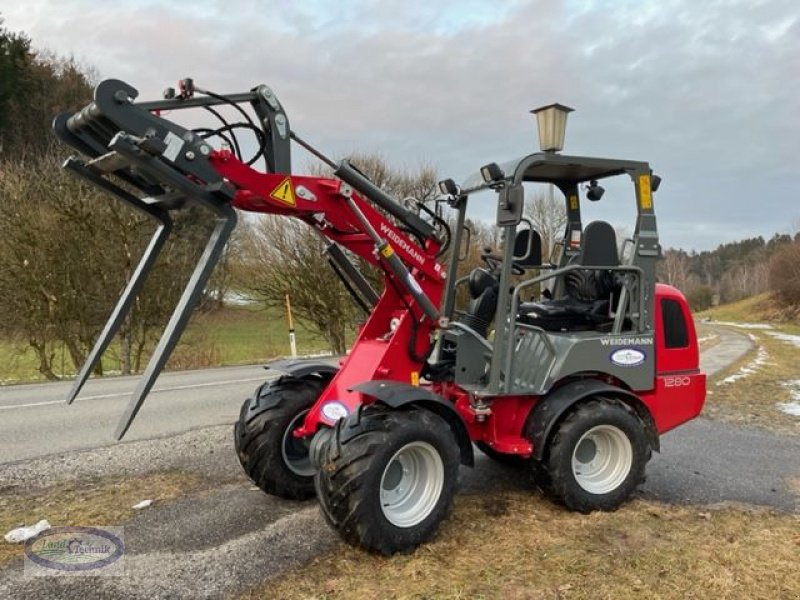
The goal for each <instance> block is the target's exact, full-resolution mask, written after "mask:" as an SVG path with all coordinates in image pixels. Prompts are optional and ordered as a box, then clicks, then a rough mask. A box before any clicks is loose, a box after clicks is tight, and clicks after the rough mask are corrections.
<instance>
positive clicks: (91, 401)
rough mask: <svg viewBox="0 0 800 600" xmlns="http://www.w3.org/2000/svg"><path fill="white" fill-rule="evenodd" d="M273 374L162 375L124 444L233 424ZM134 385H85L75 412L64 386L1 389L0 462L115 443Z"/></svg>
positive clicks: (123, 380)
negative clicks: (115, 431)
mask: <svg viewBox="0 0 800 600" xmlns="http://www.w3.org/2000/svg"><path fill="white" fill-rule="evenodd" d="M274 376H275V373H274V372H268V371H266V370H265V369H264V368H263V367H261V366H258V365H253V366H245V367H223V368H218V369H204V370H198V371H178V372H169V373H162V374H161V376H160V377H159V378H158V381H157V382H156V385H155V387H154V390H153V391H152V392H151V393H150V395H149V396H148V398H147V399H146V400H145V403H144V405H143V406H142V409H141V410H140V411H139V414H138V416H137V417H136V419H135V420H134V422H133V425H132V426H131V429H130V430H129V431H128V433H127V435H126V436H125V440H128V441H133V440H141V439H149V438H154V437H161V436H165V435H172V434H176V433H181V432H183V431H186V430H188V429H194V428H198V427H206V426H209V425H219V424H221V423H230V422H231V421H233V419H235V418H236V416H237V415H238V414H239V408H240V407H241V405H242V402H244V400H245V399H246V398H247V397H248V396H249V395H250V394H252V393H253V390H255V388H256V386H257V385H259V384H260V383H262V382H263V381H265V380H266V379H269V378H271V377H274ZM138 379H139V378H138V376H131V377H107V378H103V379H93V380H89V381H88V382H87V383H86V385H85V386H84V389H83V390H82V391H81V394H80V395H79V396H78V398H77V399H76V400H75V402H74V403H73V404H72V406H67V405H66V404H65V403H64V399H65V398H66V396H67V392H68V391H69V389H70V387H71V386H72V382H69V381H64V382H56V383H36V384H26V385H14V386H6V387H0V463H4V462H10V461H15V460H25V459H30V458H35V457H37V456H44V455H47V454H55V453H61V452H68V451H75V450H82V449H86V448H96V447H98V446H103V445H109V444H113V443H115V440H114V438H113V433H114V429H115V428H116V424H117V421H118V420H119V418H120V417H121V416H122V413H123V410H124V409H125V406H126V405H127V404H128V400H129V399H130V396H131V393H132V392H133V390H134V388H135V387H136V383H137V381H138Z"/></svg>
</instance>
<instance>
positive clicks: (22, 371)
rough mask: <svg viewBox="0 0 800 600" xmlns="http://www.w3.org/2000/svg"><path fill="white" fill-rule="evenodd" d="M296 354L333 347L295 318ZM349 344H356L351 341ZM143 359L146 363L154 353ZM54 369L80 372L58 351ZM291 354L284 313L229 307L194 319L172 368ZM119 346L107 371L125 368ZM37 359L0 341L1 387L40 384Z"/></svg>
mask: <svg viewBox="0 0 800 600" xmlns="http://www.w3.org/2000/svg"><path fill="white" fill-rule="evenodd" d="M295 329H296V336H297V351H298V353H300V354H301V355H302V354H312V353H316V352H323V351H327V350H330V346H329V345H328V342H327V341H326V340H325V339H324V338H323V337H322V336H321V335H320V334H319V333H318V332H316V331H315V330H314V329H313V327H311V325H309V324H308V323H307V322H306V321H303V320H302V319H295ZM348 339H350V340H352V337H349V338H348ZM154 347H155V340H153V342H152V344H151V347H150V348H149V349H147V350H146V352H145V356H144V357H143V358H142V364H141V366H142V368H144V366H145V365H146V364H147V358H148V356H149V352H151V351H152V348H154ZM54 352H55V360H54V363H53V370H54V372H55V373H56V375H58V376H65V377H73V376H74V375H75V368H74V365H72V361H71V360H70V358H69V353H67V351H66V348H65V347H62V345H57V346H56V347H55V348H54ZM288 354H289V331H288V326H287V325H286V320H285V317H284V315H283V312H282V311H281V310H280V309H273V308H270V309H265V308H262V307H258V306H236V307H225V308H223V309H220V310H219V311H216V312H213V313H195V314H194V315H192V318H191V320H190V321H189V325H188V327H187V329H186V332H185V333H184V335H183V336H182V338H181V341H180V342H179V343H178V346H177V347H176V348H175V351H174V352H173V355H172V357H171V358H170V361H169V363H168V365H167V368H168V369H173V370H176V369H177V370H180V369H198V368H204V367H216V366H228V365H243V364H253V363H258V362H264V361H266V360H269V359H272V358H276V357H279V356H287V355H288ZM120 364H121V363H120V358H119V345H118V344H117V342H116V341H114V342H113V343H112V344H111V345H110V346H109V348H108V350H106V352H105V354H104V355H103V367H104V369H105V371H106V372H118V371H119V369H120ZM38 366H39V365H38V362H37V360H36V356H35V354H34V352H33V350H31V348H30V347H29V346H27V345H26V342H25V341H24V340H19V341H16V342H14V341H11V340H0V383H16V382H22V381H41V380H43V379H44V377H42V375H41V374H40V373H39V371H38Z"/></svg>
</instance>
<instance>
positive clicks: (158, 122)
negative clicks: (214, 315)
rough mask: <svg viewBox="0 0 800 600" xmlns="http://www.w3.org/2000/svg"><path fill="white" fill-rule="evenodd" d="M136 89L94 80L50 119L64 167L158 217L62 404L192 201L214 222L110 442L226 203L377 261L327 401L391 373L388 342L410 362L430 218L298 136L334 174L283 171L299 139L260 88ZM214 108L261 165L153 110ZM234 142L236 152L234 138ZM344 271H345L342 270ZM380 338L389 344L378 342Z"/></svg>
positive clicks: (163, 350)
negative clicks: (243, 134)
mask: <svg viewBox="0 0 800 600" xmlns="http://www.w3.org/2000/svg"><path fill="white" fill-rule="evenodd" d="M137 96H138V92H137V90H136V89H134V88H133V87H131V86H130V85H128V84H126V83H124V82H122V81H119V80H114V79H110V80H106V81H103V82H102V83H100V84H99V85H98V86H97V88H96V90H95V95H94V101H93V102H92V103H90V104H89V105H87V106H86V107H84V108H83V109H81V110H80V111H77V112H75V113H62V114H60V115H58V116H57V117H56V119H55V121H54V125H53V126H54V129H55V132H56V134H57V135H58V136H59V138H61V140H62V141H64V142H65V143H67V144H68V145H70V146H72V147H73V148H75V149H76V150H78V151H79V152H80V153H81V154H83V155H85V156H86V158H78V157H71V158H70V159H68V160H67V162H66V163H65V167H67V168H68V169H70V170H71V171H72V172H73V173H75V174H76V175H79V176H81V177H83V178H85V179H86V180H87V181H89V182H91V183H93V184H94V185H96V186H98V187H99V188H101V189H103V190H104V191H106V192H108V193H109V194H111V195H112V196H114V197H116V198H118V199H120V200H121V201H123V202H124V203H125V204H127V205H129V206H131V207H133V208H134V209H136V210H138V211H140V212H142V213H143V214H146V215H147V216H149V217H150V218H152V219H154V221H156V222H157V223H158V227H157V229H156V231H155V233H154V235H153V237H152V239H151V241H150V244H149V246H148V247H147V249H146V251H145V252H144V254H143V255H142V257H141V259H140V262H139V264H138V266H137V268H136V269H135V271H134V274H133V276H132V277H131V279H130V281H129V282H128V285H127V286H126V288H125V290H124V291H123V293H122V296H121V297H120V299H119V301H118V303H117V305H116V307H115V308H114V310H113V312H112V314H111V316H110V318H109V320H108V322H107V323H106V326H105V327H104V329H103V331H102V333H101V334H100V337H99V338H98V340H97V342H96V343H95V346H94V348H93V349H92V351H91V352H90V354H89V357H88V359H87V361H86V364H84V366H83V367H82V369H81V371H80V373H79V375H78V377H77V378H76V380H75V383H74V385H73V387H72V390H71V391H70V393H69V396H68V398H67V402H68V403H71V402H72V401H73V400H74V399H75V398H76V397H77V395H78V394H79V392H80V390H81V388H82V387H83V385H84V383H85V382H86V380H87V378H88V377H89V374H90V373H91V372H92V371H93V369H94V367H95V366H96V364H97V362H98V361H99V360H100V359H101V357H102V354H103V352H104V350H105V349H106V348H107V347H108V345H109V343H110V342H111V340H112V339H113V337H114V336H115V335H116V333H117V331H118V329H119V327H120V325H121V324H122V322H123V320H124V318H125V315H126V314H127V312H128V310H129V309H130V306H131V304H132V302H133V300H134V299H135V297H136V294H138V292H139V290H140V289H141V286H142V284H143V282H144V280H145V279H146V277H147V275H148V273H149V271H150V270H151V269H152V267H153V265H154V263H155V261H156V259H157V258H158V255H159V253H160V251H161V250H162V248H163V246H164V244H165V242H166V239H167V238H168V236H169V234H170V231H171V224H172V219H171V217H170V213H171V212H173V211H176V210H180V209H182V208H184V207H186V206H189V205H191V204H199V205H201V206H203V207H205V208H206V209H207V211H208V212H209V213H210V214H211V215H212V217H211V218H212V219H213V222H214V228H213V231H212V233H211V235H210V237H209V239H208V241H207V243H206V246H205V249H204V250H203V252H202V254H201V256H200V258H199V260H198V263H197V265H196V267H195V270H194V272H193V273H192V275H191V277H190V278H189V281H188V283H187V285H186V288H185V289H184V292H183V294H182V296H181V298H180V300H179V302H178V304H177V306H176V307H175V310H174V312H173V314H172V316H171V318H170V320H169V322H168V324H167V325H166V328H165V330H164V333H163V335H162V337H161V339H160V341H159V343H158V345H157V347H156V349H155V351H154V353H153V355H152V357H151V359H150V361H149V363H148V365H147V367H146V369H145V371H144V374H143V376H142V378H141V380H140V382H139V384H138V387H137V389H136V391H135V392H134V394H133V397H132V398H131V400H130V403H129V405H128V407H127V409H126V411H125V414H124V415H123V418H122V420H121V421H120V423H119V426H118V428H117V430H116V434H115V435H116V437H117V439H121V438H122V436H124V435H125V433H126V431H127V430H128V428H129V427H130V425H131V423H132V421H133V419H134V418H135V416H136V414H137V412H138V411H139V409H140V407H141V405H142V403H143V402H144V400H145V398H146V397H147V395H148V393H149V392H150V390H151V389H152V387H153V384H154V383H155V380H156V378H157V377H158V375H159V373H160V372H161V370H162V369H163V368H164V365H165V364H166V362H167V360H168V358H169V356H170V354H171V353H172V351H173V349H174V348H175V346H176V344H177V342H178V340H179V339H180V336H181V334H182V333H183V331H184V329H185V327H186V324H187V322H188V320H189V317H190V315H191V313H192V310H193V309H194V307H195V306H196V305H197V303H198V301H199V299H200V297H201V295H202V293H203V290H204V289H205V286H206V284H207V283H208V279H209V277H210V275H211V272H212V271H213V268H214V266H215V265H216V263H217V262H218V261H219V259H220V256H221V255H222V252H223V250H224V247H225V244H226V243H227V241H228V239H229V237H230V234H231V232H232V231H233V229H234V227H235V226H236V211H235V210H234V209H239V210H242V211H250V212H258V213H267V214H274V215H283V216H288V217H294V218H297V219H300V220H302V221H304V222H305V223H306V224H308V225H309V226H310V227H312V228H314V229H316V230H317V231H318V232H319V233H320V234H321V235H323V236H325V237H327V238H328V239H330V240H331V241H332V243H334V244H335V245H336V246H340V247H342V248H346V249H347V250H349V251H350V252H352V253H353V254H355V255H356V256H359V257H361V258H363V259H364V260H366V261H367V262H369V263H371V264H372V265H374V266H376V267H378V268H379V269H381V270H382V272H383V274H384V280H385V289H384V292H383V294H382V295H380V297H379V299H378V301H377V304H376V305H375V306H374V307H373V309H372V312H371V315H370V318H369V320H368V321H367V323H366V324H365V325H364V326H363V327H362V329H361V331H360V333H359V337H358V339H357V340H356V345H358V344H359V343H360V344H362V345H363V347H364V349H363V350H362V352H361V353H359V352H357V351H356V349H355V347H354V351H353V352H352V353H351V356H350V357H349V358H348V359H347V360H348V361H350V360H353V359H354V355H356V354H361V355H362V356H361V358H360V359H357V360H360V361H361V363H360V364H361V365H362V366H363V368H361V366H360V367H359V368H357V369H350V374H349V375H343V376H342V381H341V382H339V383H338V384H337V382H336V378H334V382H332V384H331V386H329V391H330V393H331V394H332V395H335V396H336V397H337V401H340V402H344V403H345V404H347V405H348V406H350V405H352V406H355V405H357V403H358V400H357V399H356V398H354V397H353V396H355V395H357V393H356V392H352V391H351V390H350V389H349V386H352V385H354V384H355V383H359V382H360V381H358V380H357V378H358V377H363V379H362V380H369V379H373V378H389V379H390V378H392V375H391V374H392V366H391V365H392V363H395V364H396V363H397V361H398V357H397V352H398V348H403V351H404V352H405V354H406V355H407V356H405V357H403V360H404V361H406V360H407V361H409V363H410V366H408V368H410V369H411V370H412V371H413V370H414V369H416V370H419V368H420V366H421V363H422V361H423V360H424V356H425V354H426V353H427V351H428V350H429V346H430V335H431V333H432V331H433V329H434V328H435V327H436V326H437V325H438V317H439V311H438V305H439V300H440V298H441V294H442V290H443V285H444V278H445V272H444V269H442V267H441V265H440V264H439V263H438V262H437V255H438V253H439V251H440V249H441V241H440V240H439V239H438V238H437V236H436V234H435V230H434V227H433V226H432V225H431V224H430V223H428V222H427V221H425V220H424V219H422V218H420V217H419V216H418V215H417V214H416V213H414V212H413V211H410V210H408V209H407V208H406V207H405V206H403V205H401V204H400V203H398V202H397V201H395V200H394V199H393V198H391V197H390V196H389V195H388V194H386V193H385V192H384V191H383V190H381V189H380V188H379V187H378V186H376V185H375V184H373V183H372V182H371V181H370V180H369V179H368V178H366V177H365V176H364V175H363V174H362V173H360V172H359V171H358V169H357V168H355V167H354V166H353V165H351V164H350V163H349V162H347V161H346V160H345V161H342V162H341V163H339V164H338V165H334V164H333V163H332V162H331V161H329V160H327V159H325V158H324V155H321V153H318V152H317V151H316V150H315V149H314V148H313V147H310V145H309V144H307V143H306V142H302V145H303V147H305V148H307V149H310V150H311V151H312V152H314V153H316V154H317V155H318V156H322V157H323V159H325V160H326V161H327V162H329V164H331V165H332V166H334V167H335V169H334V175H335V177H310V176H303V175H297V174H293V173H292V172H291V152H290V143H291V140H292V139H296V140H299V138H297V137H296V136H295V134H294V133H293V132H292V131H291V130H290V128H289V121H288V118H287V116H286V113H285V111H284V110H283V107H282V105H281V104H280V102H279V101H278V99H277V97H276V96H275V94H274V93H273V92H272V90H271V89H270V88H268V87H267V86H259V87H256V88H254V89H253V90H251V91H250V92H246V93H242V94H233V95H228V96H221V95H218V94H213V93H211V92H205V91H203V90H199V89H198V88H196V87H195V86H194V84H193V82H192V81H191V80H183V81H182V82H181V93H180V95H177V96H175V95H174V94H172V96H173V97H168V98H165V99H164V100H161V101H154V102H139V103H137V102H135V99H136V97H137ZM245 104H249V105H250V109H251V110H252V112H253V113H255V116H256V119H257V123H258V125H256V124H255V123H256V121H254V120H253V119H251V118H250V117H249V116H248V114H246V113H245V112H244V110H243V109H242V106H241V105H245ZM220 105H228V106H233V107H234V108H236V109H237V110H238V111H239V112H240V113H241V114H242V115H244V116H245V118H246V119H247V121H248V122H246V123H243V124H241V125H239V124H237V125H236V126H237V127H244V128H247V129H250V130H251V131H253V132H254V135H255V137H256V141H257V144H258V145H259V149H258V153H257V154H256V156H255V159H258V158H260V157H262V156H263V159H264V163H265V167H266V168H265V170H264V171H259V170H257V169H256V168H254V167H253V166H252V164H248V162H249V163H253V162H254V161H255V159H252V160H250V161H247V162H245V161H244V160H243V157H242V156H241V154H240V153H238V152H234V151H233V150H232V149H218V148H214V147H212V146H211V144H210V143H209V142H208V141H207V138H208V137H209V136H208V135H204V134H207V132H208V131H209V130H208V129H207V128H197V129H194V130H191V129H186V128H185V127H183V126H181V125H179V124H177V123H176V122H175V121H173V120H169V119H167V118H165V117H164V115H163V111H177V110H184V109H196V108H205V109H207V110H210V111H211V112H212V113H214V114H216V115H217V116H219V114H218V113H216V112H215V109H214V108H213V107H218V106H220ZM169 114H170V115H171V114H172V112H170V113H169ZM223 122H224V120H223ZM233 128H234V127H232V126H230V125H228V128H227V129H223V130H224V131H226V132H227V133H228V134H231V133H232V130H233ZM216 133H217V134H219V133H220V130H216ZM220 137H224V135H223V136H220ZM226 139H228V138H226ZM233 140H234V143H235V144H236V149H237V150H238V143H236V142H235V140H236V138H235V137H234V138H233ZM237 154H239V156H237ZM131 190H133V191H131ZM407 232H408V233H407ZM412 236H413V237H412ZM336 256H337V259H338V260H339V261H341V260H342V257H343V256H344V255H343V254H342V253H341V252H338V254H336ZM337 270H338V269H337ZM343 271H345V272H348V273H351V276H355V275H353V274H352V271H351V270H350V269H348V268H345V269H343ZM355 284H356V285H355V287H356V288H359V289H362V290H367V293H366V295H367V296H368V297H369V300H370V302H372V301H374V293H369V292H370V291H371V290H369V289H368V286H366V287H365V282H364V281H363V280H362V281H358V280H356V282H355ZM392 327H394V329H392ZM381 340H382V341H381ZM390 340H391V341H390ZM387 341H390V343H384V342H387ZM376 344H377V345H376ZM381 344H382V345H381ZM362 371H363V372H362ZM396 372H398V373H400V372H405V373H407V372H408V370H405V371H403V370H402V369H397V370H396ZM337 377H338V376H337ZM354 378H356V380H354ZM348 398H349V400H348ZM322 423H325V418H324V416H323V415H311V416H310V417H309V419H307V420H306V428H307V429H308V428H313V427H314V426H315V424H322ZM327 424H330V423H327Z"/></svg>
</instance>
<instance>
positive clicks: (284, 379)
mask: <svg viewBox="0 0 800 600" xmlns="http://www.w3.org/2000/svg"><path fill="white" fill-rule="evenodd" d="M264 368H265V369H267V370H272V371H277V372H278V373H280V376H279V377H278V378H277V379H270V380H269V381H265V382H264V383H262V384H260V385H259V386H258V387H257V388H256V391H255V392H253V397H252V399H251V402H250V404H249V405H248V408H247V418H249V417H250V415H251V414H254V413H256V412H258V413H260V412H261V411H263V410H266V409H268V408H274V407H275V406H277V405H278V403H279V402H280V401H281V398H280V396H276V395H275V394H272V393H271V391H270V388H271V387H272V386H273V385H277V384H280V383H290V382H291V381H301V380H303V379H309V378H311V377H314V376H318V377H319V378H320V379H323V380H330V378H331V377H333V375H334V374H336V372H337V371H338V370H339V368H338V367H335V366H333V365H331V364H330V363H326V362H322V361H318V360H303V359H287V360H276V361H274V362H271V363H267V364H266V365H264Z"/></svg>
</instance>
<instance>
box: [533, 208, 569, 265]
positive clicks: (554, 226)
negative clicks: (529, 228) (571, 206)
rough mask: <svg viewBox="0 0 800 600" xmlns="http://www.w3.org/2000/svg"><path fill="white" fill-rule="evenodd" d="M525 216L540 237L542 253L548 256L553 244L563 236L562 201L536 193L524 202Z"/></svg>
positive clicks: (564, 218) (563, 215) (564, 213)
mask: <svg viewBox="0 0 800 600" xmlns="http://www.w3.org/2000/svg"><path fill="white" fill-rule="evenodd" d="M525 216H526V217H527V218H529V219H530V220H531V221H532V222H533V228H534V229H535V230H536V231H538V232H539V235H540V236H541V237H542V255H543V256H544V257H549V256H550V255H551V254H552V251H553V246H554V244H555V243H556V242H557V241H559V240H561V239H562V238H563V237H564V230H565V228H566V226H567V209H566V206H565V205H564V201H563V200H561V199H558V198H555V197H554V196H553V195H550V194H547V195H545V194H541V193H539V194H536V195H534V196H533V198H531V199H529V200H527V201H526V203H525Z"/></svg>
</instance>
